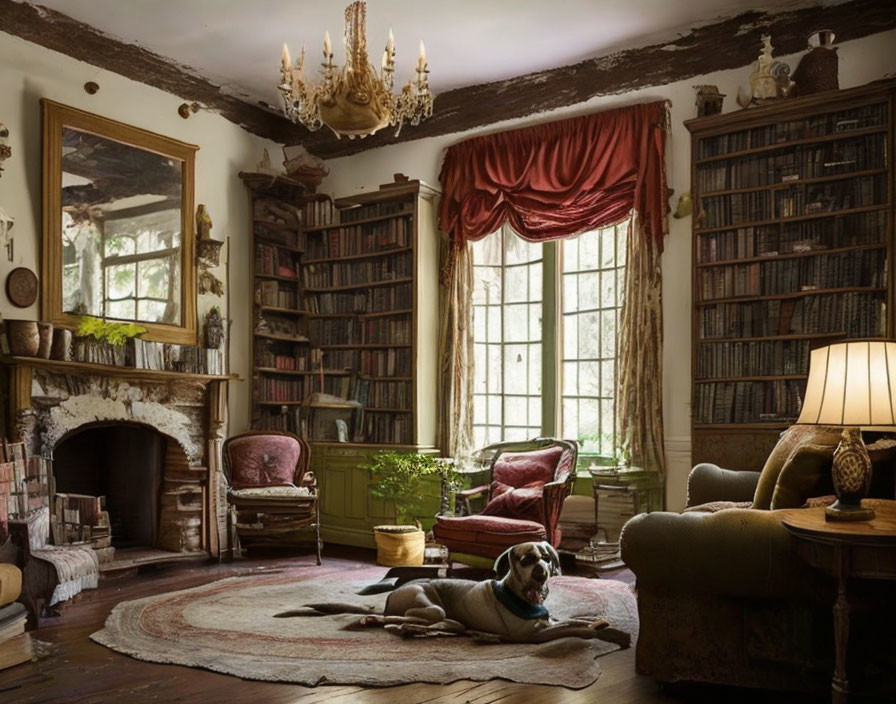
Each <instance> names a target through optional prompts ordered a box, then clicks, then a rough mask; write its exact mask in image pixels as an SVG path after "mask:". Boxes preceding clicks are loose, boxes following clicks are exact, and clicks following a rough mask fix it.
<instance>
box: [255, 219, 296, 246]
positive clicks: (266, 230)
mask: <svg viewBox="0 0 896 704" xmlns="http://www.w3.org/2000/svg"><path fill="white" fill-rule="evenodd" d="M254 231H255V241H256V242H258V241H262V242H264V243H265V244H269V245H274V246H277V245H282V246H283V247H288V248H289V249H298V248H299V247H300V246H301V240H300V239H299V233H298V231H297V230H285V229H281V228H280V227H278V226H276V225H270V224H267V223H264V222H259V221H257V220H256V221H255V226H254Z"/></svg>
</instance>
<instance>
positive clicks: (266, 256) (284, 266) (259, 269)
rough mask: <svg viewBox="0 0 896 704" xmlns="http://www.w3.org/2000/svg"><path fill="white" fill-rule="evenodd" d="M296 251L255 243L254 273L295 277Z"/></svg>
mask: <svg viewBox="0 0 896 704" xmlns="http://www.w3.org/2000/svg"><path fill="white" fill-rule="evenodd" d="M296 272H297V270H296V253H295V252H290V251H289V250H286V249H282V248H280V247H277V246H276V245H270V244H264V243H261V242H256V243H255V273H256V274H267V275H268V276H285V277H287V278H290V279H294V278H296V276H298V274H297V273H296Z"/></svg>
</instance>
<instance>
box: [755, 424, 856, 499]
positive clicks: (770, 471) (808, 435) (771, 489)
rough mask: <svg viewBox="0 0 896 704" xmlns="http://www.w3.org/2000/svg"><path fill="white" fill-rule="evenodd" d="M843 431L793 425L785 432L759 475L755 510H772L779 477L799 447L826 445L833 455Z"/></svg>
mask: <svg viewBox="0 0 896 704" xmlns="http://www.w3.org/2000/svg"><path fill="white" fill-rule="evenodd" d="M841 430H842V428H839V427H834V426H827V425H792V426H790V427H789V428H788V429H787V430H785V431H784V432H783V433H782V434H781V439H780V440H778V444H777V445H775V448H774V449H773V450H772V452H771V454H770V455H769V456H768V459H767V460H766V461H765V466H764V467H763V468H762V473H761V474H760V475H759V482H758V483H757V484H756V493H755V494H753V508H760V509H769V508H771V505H772V496H773V495H774V493H775V486H776V485H777V483H778V476H779V475H780V474H781V470H782V469H783V468H784V464H785V463H786V462H787V459H788V458H789V457H790V455H791V454H792V453H793V451H794V450H795V449H796V448H797V447H799V446H800V445H807V444H814V445H824V446H827V447H829V448H830V450H831V452H832V453H833V451H834V448H835V447H837V443H839V442H840V432H841ZM804 498H805V497H804ZM800 503H802V502H800Z"/></svg>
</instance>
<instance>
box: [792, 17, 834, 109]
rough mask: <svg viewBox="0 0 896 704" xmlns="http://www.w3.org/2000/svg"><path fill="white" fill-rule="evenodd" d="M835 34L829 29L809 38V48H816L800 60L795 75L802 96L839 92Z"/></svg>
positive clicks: (794, 78)
mask: <svg viewBox="0 0 896 704" xmlns="http://www.w3.org/2000/svg"><path fill="white" fill-rule="evenodd" d="M833 44H834V33H833V32H832V31H830V30H829V29H825V30H822V31H820V32H816V33H815V34H813V35H811V36H810V37H809V46H812V47H814V48H813V49H810V50H809V53H808V54H806V55H805V56H803V58H802V59H800V64H799V66H797V67H796V71H795V72H794V74H793V80H794V82H795V83H796V85H797V88H798V89H799V94H800V95H813V94H814V93H822V92H824V91H827V90H838V89H839V88H840V82H839V78H838V75H837V74H838V66H837V64H838V62H839V57H838V56H837V48H836V47H835V46H833Z"/></svg>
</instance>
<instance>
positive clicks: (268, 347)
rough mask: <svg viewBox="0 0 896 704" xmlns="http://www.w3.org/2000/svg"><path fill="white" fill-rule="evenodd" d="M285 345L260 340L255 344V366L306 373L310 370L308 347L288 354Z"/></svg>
mask: <svg viewBox="0 0 896 704" xmlns="http://www.w3.org/2000/svg"><path fill="white" fill-rule="evenodd" d="M282 347H284V345H279V344H276V343H270V342H269V341H267V340H258V341H257V342H256V344H255V366H257V367H268V368H269V369H283V370H286V371H305V370H307V369H310V368H311V367H310V366H309V360H308V347H307V345H306V346H304V347H301V348H297V349H296V351H294V352H293V351H290V352H286V351H283V350H282V349H281V348H282Z"/></svg>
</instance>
